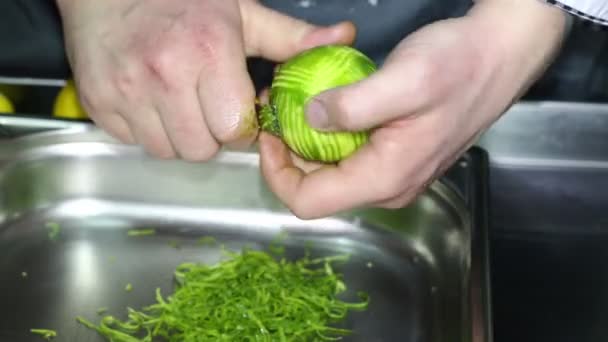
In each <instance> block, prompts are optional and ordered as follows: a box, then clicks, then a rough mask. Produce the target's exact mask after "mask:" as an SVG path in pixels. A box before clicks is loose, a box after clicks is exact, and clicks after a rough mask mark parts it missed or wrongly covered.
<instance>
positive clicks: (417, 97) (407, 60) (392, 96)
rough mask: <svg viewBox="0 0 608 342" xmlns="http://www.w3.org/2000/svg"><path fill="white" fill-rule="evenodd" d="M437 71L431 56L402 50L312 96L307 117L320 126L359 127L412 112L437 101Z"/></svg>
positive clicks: (388, 120) (344, 128)
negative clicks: (368, 70)
mask: <svg viewBox="0 0 608 342" xmlns="http://www.w3.org/2000/svg"><path fill="white" fill-rule="evenodd" d="M438 74H439V70H438V64H437V63H435V61H434V57H430V56H429V55H425V54H421V53H402V55H401V56H399V57H398V58H396V57H395V58H392V59H390V58H389V59H388V60H387V61H386V63H385V64H384V65H383V67H382V68H381V69H380V70H378V71H377V72H375V73H374V74H372V75H370V76H369V77H367V78H366V79H363V80H361V81H359V82H356V83H353V84H351V85H348V86H342V87H336V88H332V89H329V90H327V91H325V92H322V93H320V94H318V95H317V96H315V97H314V98H313V99H311V100H310V101H309V102H308V104H307V108H306V115H307V120H308V122H309V124H310V125H311V126H312V127H315V128H317V129H319V130H324V131H359V130H365V129H373V128H375V127H378V126H380V125H382V124H384V123H387V122H390V121H393V120H395V119H398V118H403V117H406V116H411V115H413V114H415V113H419V112H422V111H424V110H425V109H427V108H428V107H429V106H430V105H432V104H433V103H434V102H436V101H434V100H435V99H436V96H435V95H436V94H437V93H438V91H437V89H435V88H434V87H436V88H439V87H440V84H439V82H438Z"/></svg>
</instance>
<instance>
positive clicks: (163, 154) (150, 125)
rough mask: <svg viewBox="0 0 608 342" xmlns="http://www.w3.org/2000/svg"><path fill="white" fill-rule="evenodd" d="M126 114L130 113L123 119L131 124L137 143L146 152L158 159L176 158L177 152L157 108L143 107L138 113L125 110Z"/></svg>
mask: <svg viewBox="0 0 608 342" xmlns="http://www.w3.org/2000/svg"><path fill="white" fill-rule="evenodd" d="M124 112H125V113H129V115H124V116H123V118H124V119H125V121H127V123H128V124H129V127H130V128H131V132H132V133H133V136H134V137H135V141H136V142H137V143H138V144H139V145H141V146H142V147H143V148H144V150H146V152H148V153H149V154H151V155H153V156H155V157H158V158H164V159H168V158H174V157H175V150H174V149H173V146H172V145H171V141H170V140H169V137H168V136H167V133H166V131H165V128H164V126H163V124H162V121H161V119H160V114H159V113H158V111H157V110H156V109H155V108H152V107H142V108H140V109H139V110H137V111H135V110H125V111H124Z"/></svg>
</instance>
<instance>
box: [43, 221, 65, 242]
mask: <svg viewBox="0 0 608 342" xmlns="http://www.w3.org/2000/svg"><path fill="white" fill-rule="evenodd" d="M46 227H47V228H48V229H49V239H50V240H51V241H57V239H58V238H59V233H60V232H61V226H60V225H59V223H57V222H47V223H46Z"/></svg>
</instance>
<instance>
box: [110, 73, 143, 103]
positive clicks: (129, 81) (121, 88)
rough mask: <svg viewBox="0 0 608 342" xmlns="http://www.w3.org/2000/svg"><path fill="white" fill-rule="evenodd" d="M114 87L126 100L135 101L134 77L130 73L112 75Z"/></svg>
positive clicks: (135, 86)
mask: <svg viewBox="0 0 608 342" xmlns="http://www.w3.org/2000/svg"><path fill="white" fill-rule="evenodd" d="M113 83H114V86H115V87H116V90H117V91H118V93H119V94H120V95H121V96H123V97H124V98H127V99H132V100H137V99H136V98H135V96H136V94H137V85H136V77H135V76H134V75H133V73H132V72H130V71H128V70H127V71H125V72H120V73H117V74H115V75H114V82H113Z"/></svg>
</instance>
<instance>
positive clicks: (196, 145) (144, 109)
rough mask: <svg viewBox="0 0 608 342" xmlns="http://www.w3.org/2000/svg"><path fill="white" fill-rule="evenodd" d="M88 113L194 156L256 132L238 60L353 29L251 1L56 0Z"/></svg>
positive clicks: (288, 52)
mask: <svg viewBox="0 0 608 342" xmlns="http://www.w3.org/2000/svg"><path fill="white" fill-rule="evenodd" d="M57 3H58V5H59V8H60V12H61V15H62V18H63V26H64V32H65V38H66V50H67V54H68V59H69V61H70V64H71V67H72V70H73V72H74V78H75V82H76V85H77V88H78V91H79V95H80V100H81V102H82V105H83V107H84V109H85V110H86V111H87V113H88V115H89V117H90V118H91V119H92V120H93V121H94V122H95V123H96V124H97V125H98V126H100V127H101V128H103V129H105V130H106V131H107V132H108V133H109V134H111V135H112V136H114V137H115V138H117V139H119V140H121V141H122V142H125V143H137V144H140V145H143V147H144V148H145V149H146V150H147V151H148V152H149V153H151V154H152V155H154V156H156V157H161V158H172V157H175V156H178V157H181V158H183V159H186V160H193V161H195V160H196V161H200V160H207V159H209V158H211V157H213V156H214V155H215V154H216V152H217V151H218V150H219V149H220V148H221V146H222V145H224V144H226V145H228V146H232V147H245V146H247V145H249V144H250V143H252V142H253V141H254V140H255V137H256V136H257V122H256V117H255V111H254V109H255V107H254V100H255V95H256V94H255V90H254V87H253V84H252V81H251V80H250V78H249V75H248V72H247V67H246V57H248V56H257V57H263V58H267V59H269V60H273V61H282V60H285V59H286V58H288V57H290V56H292V55H294V54H295V53H297V52H299V51H301V50H303V49H306V48H310V47H313V46H316V45H321V44H331V43H342V44H348V43H350V42H351V41H352V40H353V39H354V34H355V32H354V26H353V25H352V24H349V23H341V24H338V25H335V26H332V27H327V28H321V27H316V26H313V25H309V24H307V23H304V22H302V21H299V20H295V19H293V18H290V17H287V16H285V15H282V14H279V13H277V12H275V11H272V10H270V9H268V8H265V7H263V6H262V5H260V4H259V3H258V2H257V1H253V0H240V1H239V0H222V1H214V0H182V1H164V0H145V1H144V0H104V1H92V0H57Z"/></svg>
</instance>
